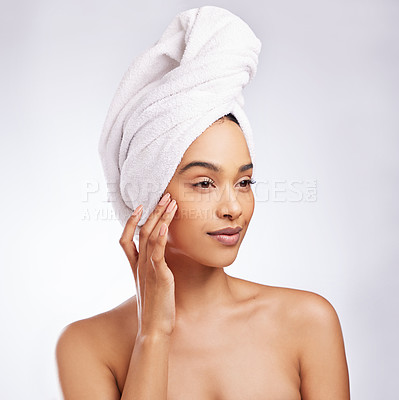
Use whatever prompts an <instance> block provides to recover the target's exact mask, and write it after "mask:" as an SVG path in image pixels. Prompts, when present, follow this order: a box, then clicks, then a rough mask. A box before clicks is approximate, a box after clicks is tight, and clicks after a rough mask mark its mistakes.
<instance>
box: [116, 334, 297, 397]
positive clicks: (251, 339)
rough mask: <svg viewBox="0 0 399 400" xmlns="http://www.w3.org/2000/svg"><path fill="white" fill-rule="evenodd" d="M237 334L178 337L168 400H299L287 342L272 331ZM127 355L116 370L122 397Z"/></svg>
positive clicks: (173, 343)
mask: <svg viewBox="0 0 399 400" xmlns="http://www.w3.org/2000/svg"><path fill="white" fill-rule="evenodd" d="M233 332H234V333H233ZM233 332H231V331H230V332H228V331H223V333H221V331H218V330H209V329H203V330H198V329H197V330H191V331H184V330H183V331H176V332H174V335H173V338H172V341H171V346H170V352H169V361H168V396H167V398H168V400H187V399H190V400H300V399H301V396H300V392H299V387H300V377H299V373H298V363H297V358H296V356H295V354H296V352H295V349H294V348H293V347H292V344H291V342H290V340H289V338H287V337H286V336H285V335H278V334H277V332H273V331H270V332H269V333H266V336H265V335H263V334H261V333H260V331H259V330H256V329H255V330H254V329H251V327H248V328H247V329H241V330H240V331H233ZM263 333H265V332H263ZM126 354H128V357H126V359H122V358H121V359H120V362H119V363H118V366H119V367H118V368H117V369H116V372H117V381H118V385H119V388H120V390H121V391H122V390H123V386H124V381H125V379H126V374H127V368H128V363H129V358H130V354H129V352H128V351H127V352H126ZM121 357H122V356H121Z"/></svg>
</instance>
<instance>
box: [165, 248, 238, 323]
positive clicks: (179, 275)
mask: <svg viewBox="0 0 399 400" xmlns="http://www.w3.org/2000/svg"><path fill="white" fill-rule="evenodd" d="M165 261H166V263H167V265H168V267H169V269H170V270H171V271H172V273H173V275H174V278H175V302H176V319H184V320H199V319H202V318H207V317H209V316H210V315H219V314H220V315H222V314H224V313H225V311H226V310H227V309H229V308H230V309H231V307H234V305H235V302H236V299H235V296H234V292H233V288H232V280H233V279H234V278H232V277H230V276H229V275H227V274H226V273H225V272H224V269H223V268H222V267H210V266H206V265H203V264H200V263H197V262H195V261H193V260H192V259H189V258H188V257H186V256H184V255H181V254H178V255H176V254H172V253H170V252H165Z"/></svg>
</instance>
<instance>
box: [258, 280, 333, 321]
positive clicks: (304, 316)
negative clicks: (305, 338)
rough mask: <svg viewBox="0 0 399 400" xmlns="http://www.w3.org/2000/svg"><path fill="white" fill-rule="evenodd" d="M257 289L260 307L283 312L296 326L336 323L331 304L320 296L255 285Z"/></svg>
mask: <svg viewBox="0 0 399 400" xmlns="http://www.w3.org/2000/svg"><path fill="white" fill-rule="evenodd" d="M255 285H256V286H257V287H258V291H259V299H260V302H261V304H262V305H264V306H265V307H269V308H270V309H272V310H275V311H278V312H279V313H281V312H283V314H282V315H284V316H285V317H289V318H290V319H291V322H293V323H296V324H297V326H298V327H299V326H301V325H307V324H308V323H309V322H310V321H314V322H318V323H323V322H324V323H331V322H333V321H337V318H338V316H337V313H336V311H335V309H334V307H333V306H332V304H331V303H330V302H329V301H328V300H327V299H326V298H325V297H323V296H321V295H320V294H317V293H314V292H310V291H307V290H301V289H293V288H286V287H278V286H267V285H261V284H255Z"/></svg>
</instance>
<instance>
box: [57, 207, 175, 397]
mask: <svg viewBox="0 0 399 400" xmlns="http://www.w3.org/2000/svg"><path fill="white" fill-rule="evenodd" d="M169 201H170V199H168V201H167V202H166V204H163V205H161V204H158V205H157V207H156V209H155V210H154V211H153V213H152V214H151V215H150V217H149V218H148V220H147V221H146V223H145V224H144V225H143V226H142V228H141V230H140V238H139V252H137V249H136V246H135V244H134V242H133V235H134V232H135V229H136V226H137V223H138V221H139V219H140V216H141V211H142V210H141V211H140V212H139V213H138V214H137V215H135V214H133V215H132V216H131V217H130V218H129V220H128V222H127V223H126V226H125V229H124V231H123V234H122V237H121V239H120V241H119V242H120V244H121V246H122V247H123V250H124V251H125V253H126V255H127V257H128V260H129V262H130V265H131V267H132V270H133V274H134V279H135V283H136V292H137V311H138V312H137V318H138V331H137V336H136V342H135V346H134V349H133V352H132V355H131V359H130V364H129V369H128V372H127V376H126V380H125V385H124V388H123V392H122V396H121V395H120V393H119V390H118V388H117V385H116V382H115V378H114V375H113V373H112V371H111V369H110V368H109V367H108V366H107V365H106V363H105V362H104V361H103V360H101V359H100V358H99V354H100V353H101V350H100V349H98V348H96V346H95V343H94V342H93V340H91V338H90V334H88V332H87V330H86V331H85V329H82V328H84V322H83V321H77V322H75V323H72V324H70V325H69V326H68V327H67V328H66V329H65V331H64V332H63V333H62V335H61V336H60V338H59V340H58V343H57V349H56V354H57V364H58V371H59V378H60V383H61V387H62V390H63V394H64V400H80V399H82V400H83V399H84V400H91V399H93V400H119V399H120V400H143V399H145V400H152V399H153V400H166V398H167V384H168V356H169V346H170V338H171V335H172V332H173V329H174V326H175V302H174V277H173V274H172V272H171V271H170V269H169V268H168V266H167V264H166V262H165V258H164V252H165V246H166V242H167V231H168V229H167V228H168V226H169V224H170V222H171V221H172V219H173V216H174V214H175V212H176V209H177V206H176V205H175V206H174V207H170V208H169V209H167V207H168V205H169V204H170V203H169ZM161 226H163V228H164V229H163V233H164V235H160V230H161Z"/></svg>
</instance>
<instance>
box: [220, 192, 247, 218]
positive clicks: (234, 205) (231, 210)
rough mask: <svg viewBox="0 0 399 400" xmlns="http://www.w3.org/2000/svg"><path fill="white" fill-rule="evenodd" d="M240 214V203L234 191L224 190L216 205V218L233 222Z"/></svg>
mask: <svg viewBox="0 0 399 400" xmlns="http://www.w3.org/2000/svg"><path fill="white" fill-rule="evenodd" d="M241 214H242V207H241V203H240V202H239V201H238V198H237V195H236V193H235V192H234V190H231V189H229V188H228V189H225V190H224V191H223V193H222V195H221V198H220V200H219V201H218V204H217V216H218V217H219V218H226V217H229V218H230V219H232V220H234V219H236V218H238V217H240V215H241Z"/></svg>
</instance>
